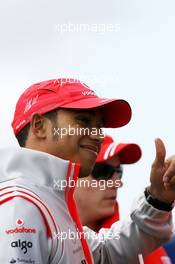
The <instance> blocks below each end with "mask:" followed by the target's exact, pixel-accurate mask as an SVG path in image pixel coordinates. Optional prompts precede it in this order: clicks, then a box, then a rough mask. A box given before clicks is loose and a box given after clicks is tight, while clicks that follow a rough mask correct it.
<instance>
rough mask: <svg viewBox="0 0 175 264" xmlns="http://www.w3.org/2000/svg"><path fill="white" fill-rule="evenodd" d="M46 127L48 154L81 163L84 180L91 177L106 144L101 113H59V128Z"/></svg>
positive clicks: (64, 111) (95, 111)
mask: <svg viewBox="0 0 175 264" xmlns="http://www.w3.org/2000/svg"><path fill="white" fill-rule="evenodd" d="M47 126H48V127H47V130H48V131H49V133H47V134H48V135H47V138H46V140H45V148H46V152H47V153H49V154H52V155H54V156H56V157H59V158H62V159H65V160H70V161H72V162H77V163H80V165H81V167H82V169H81V174H82V176H87V175H89V174H90V172H91V171H92V169H93V166H94V163H95V160H96V158H97V155H98V153H99V151H100V147H101V143H102V141H103V134H102V131H101V127H102V126H103V123H102V113H101V111H100V110H88V111H82V110H81V111H80V110H79V111H76V110H68V109H59V111H58V114H57V126H56V127H53V123H51V122H47Z"/></svg>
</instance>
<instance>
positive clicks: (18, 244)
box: [11, 239, 33, 254]
mask: <svg viewBox="0 0 175 264" xmlns="http://www.w3.org/2000/svg"><path fill="white" fill-rule="evenodd" d="M11 247H13V248H20V249H21V250H22V251H23V253H24V254H26V253H27V251H28V248H32V247H33V243H32V242H30V241H26V240H24V241H21V240H20V239H18V240H16V241H13V242H12V243H11Z"/></svg>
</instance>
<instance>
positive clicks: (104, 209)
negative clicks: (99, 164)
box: [74, 157, 120, 225]
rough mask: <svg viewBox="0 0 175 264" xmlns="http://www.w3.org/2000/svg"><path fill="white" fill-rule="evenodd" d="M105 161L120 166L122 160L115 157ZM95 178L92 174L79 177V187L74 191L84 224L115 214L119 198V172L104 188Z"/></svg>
mask: <svg viewBox="0 0 175 264" xmlns="http://www.w3.org/2000/svg"><path fill="white" fill-rule="evenodd" d="M105 163H107V164H109V165H112V166H118V165H119V164H120V161H119V159H118V157H115V158H114V159H112V160H108V161H106V162H105ZM82 180H86V181H88V183H89V184H86V185H85V184H84V186H83V184H81V181H82ZM94 181H95V179H94V178H93V176H92V175H89V176H88V177H86V178H83V179H82V178H81V179H78V182H77V187H76V189H75V192H74V197H75V200H76V203H77V207H78V212H79V215H80V219H81V221H82V224H83V225H88V224H89V223H93V222H97V224H98V221H99V220H102V219H104V218H106V217H108V216H111V215H113V214H114V205H115V203H116V198H117V185H116V182H118V183H120V182H119V181H118V175H117V173H114V174H113V177H112V178H111V179H110V183H113V184H110V185H109V184H107V181H106V184H105V187H106V188H105V189H104V188H102V185H101V184H100V183H99V181H97V185H96V187H95V184H93V182H94Z"/></svg>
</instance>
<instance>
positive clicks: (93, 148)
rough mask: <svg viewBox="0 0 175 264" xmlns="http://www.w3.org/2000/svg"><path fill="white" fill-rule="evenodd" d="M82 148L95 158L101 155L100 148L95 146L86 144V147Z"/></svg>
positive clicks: (82, 146)
mask: <svg viewBox="0 0 175 264" xmlns="http://www.w3.org/2000/svg"><path fill="white" fill-rule="evenodd" d="M80 147H81V148H83V149H85V150H87V151H89V152H91V153H93V154H94V155H95V156H97V155H98V153H99V147H97V146H94V145H89V144H87V145H86V144H85V145H80Z"/></svg>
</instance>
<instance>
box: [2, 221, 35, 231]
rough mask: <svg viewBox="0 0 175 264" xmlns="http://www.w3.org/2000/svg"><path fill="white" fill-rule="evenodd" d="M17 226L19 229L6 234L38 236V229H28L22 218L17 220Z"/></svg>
mask: <svg viewBox="0 0 175 264" xmlns="http://www.w3.org/2000/svg"><path fill="white" fill-rule="evenodd" d="M16 225H17V227H15V228H10V229H7V230H5V233H6V234H7V235H11V234H19V233H21V234H22V233H25V234H27V233H28V234H36V229H35V228H28V227H24V226H23V225H24V221H23V219H21V218H18V219H17V220H16Z"/></svg>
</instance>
